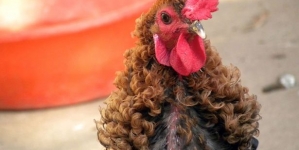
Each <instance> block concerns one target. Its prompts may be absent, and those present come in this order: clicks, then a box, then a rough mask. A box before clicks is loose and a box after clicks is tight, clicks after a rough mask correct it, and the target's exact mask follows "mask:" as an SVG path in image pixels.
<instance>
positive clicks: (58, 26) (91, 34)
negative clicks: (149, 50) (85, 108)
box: [0, 0, 153, 109]
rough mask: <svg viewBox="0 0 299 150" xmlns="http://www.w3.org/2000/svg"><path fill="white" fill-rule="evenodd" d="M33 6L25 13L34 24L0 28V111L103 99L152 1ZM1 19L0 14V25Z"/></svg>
mask: <svg viewBox="0 0 299 150" xmlns="http://www.w3.org/2000/svg"><path fill="white" fill-rule="evenodd" d="M7 1H9V0H7ZM20 1H21V0H20ZM32 2H34V3H36V4H33V3H30V5H32V6H34V7H36V6H38V7H36V9H30V10H31V11H32V10H34V11H32V12H31V16H34V18H33V19H31V20H30V19H29V21H28V20H27V22H26V21H25V23H24V24H23V25H22V24H21V25H20V24H18V26H16V27H14V26H13V24H12V25H8V26H7V27H5V25H3V24H2V26H1V24H0V109H33V108H45V107H53V106H61V105H68V104H73V103H78V102H83V101H88V100H92V99H96V98H100V97H104V96H107V95H108V94H109V93H110V92H111V91H112V90H113V89H114V86H113V84H112V82H113V80H114V78H115V72H116V71H117V70H121V69H123V53H124V51H125V50H126V49H128V48H130V47H132V46H133V45H134V39H132V38H131V36H130V33H131V32H132V31H133V30H134V27H135V19H136V18H137V17H138V16H139V15H140V14H141V13H142V12H145V11H146V10H147V9H148V7H150V6H151V5H152V3H153V0H143V1H140V0H123V1H120V0H109V1H107V0H89V1H85V0H77V1H73V0H43V1H41V0H35V1H32ZM24 4H26V3H24ZM28 5H29V4H28ZM32 6H30V8H31V7H32ZM22 7H26V5H22ZM0 9H1V8H0ZM17 10H20V9H17ZM24 10H27V9H24ZM28 10H29V8H28ZM27 12H28V11H27ZM0 13H1V11H0ZM21 14H22V13H21ZM29 14H30V13H29ZM21 17H24V18H26V17H30V16H26V13H23V16H21ZM4 19H5V18H4ZM4 19H3V15H2V18H1V14H0V22H4V21H3V20H4ZM32 20H33V21H32ZM7 24H9V22H8V23H7Z"/></svg>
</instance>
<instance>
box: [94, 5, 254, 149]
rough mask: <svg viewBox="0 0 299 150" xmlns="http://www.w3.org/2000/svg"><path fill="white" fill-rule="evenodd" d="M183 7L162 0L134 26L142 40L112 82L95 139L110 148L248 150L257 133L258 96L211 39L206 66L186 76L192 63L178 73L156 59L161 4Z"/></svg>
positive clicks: (131, 51)
mask: <svg viewBox="0 0 299 150" xmlns="http://www.w3.org/2000/svg"><path fill="white" fill-rule="evenodd" d="M184 4H185V1H184V0H158V1H157V3H156V4H155V5H154V7H153V8H152V9H151V11H150V12H149V13H147V14H146V15H144V16H142V17H141V18H140V19H139V20H138V21H137V26H136V30H135V33H134V34H135V36H136V37H138V38H139V42H138V43H137V45H136V46H135V48H133V49H130V50H128V51H127V52H126V53H125V58H126V62H125V65H126V69H125V70H124V71H123V72H119V74H118V76H117V78H116V80H115V85H116V86H117V89H118V90H116V91H115V92H113V93H112V94H111V95H110V97H109V98H108V100H107V101H106V102H107V108H105V109H102V110H101V115H102V121H101V122H100V125H101V126H100V125H99V126H98V130H99V131H98V138H99V141H100V142H101V143H102V144H103V145H104V146H105V147H106V148H107V149H121V150H130V149H152V150H164V149H165V150H189V149H190V150H237V149H249V148H250V147H251V140H252V138H253V136H254V135H257V134H258V122H257V121H258V120H259V110H260V105H259V104H258V102H257V101H256V97H255V96H253V95H249V94H248V90H247V88H245V87H242V86H241V83H240V73H239V70H238V69H237V68H236V67H233V66H224V65H223V64H222V63H221V58H220V57H219V55H218V53H217V52H216V51H215V50H213V49H212V48H211V46H210V42H209V40H205V41H204V42H203V43H204V49H205V57H206V60H205V64H204V66H203V67H201V68H200V70H198V71H196V72H190V71H189V74H188V75H182V74H181V73H180V72H182V73H183V74H184V73H185V72H184V69H185V68H187V69H185V70H187V71H188V66H187V67H185V68H183V71H181V70H180V68H178V69H176V68H175V66H174V65H173V64H175V63H172V64H171V63H169V66H167V65H166V63H167V61H168V60H167V61H164V60H165V59H161V60H162V62H166V63H165V64H163V63H161V60H157V58H158V57H159V56H157V51H155V49H157V43H156V41H154V38H153V36H154V35H155V34H157V35H158V36H160V37H161V35H160V34H159V33H160V32H159V30H161V27H160V26H158V28H157V26H156V23H155V21H156V18H157V17H156V15H157V12H159V10H161V9H163V8H164V7H166V8H167V7H172V8H174V9H175V10H176V12H180V11H181V10H182V8H183V7H184ZM155 26H156V27H155ZM172 38H173V37H172ZM187 41H189V40H187ZM155 44H156V45H155ZM167 45H168V46H169V45H170V46H169V47H171V48H172V47H173V46H171V44H167ZM166 47H167V46H166ZM179 57H181V56H179ZM158 59H159V58H158ZM170 59H172V58H170ZM196 67H197V66H195V68H196ZM193 68H194V67H193ZM193 68H191V71H193Z"/></svg>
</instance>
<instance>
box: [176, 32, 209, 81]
mask: <svg viewBox="0 0 299 150" xmlns="http://www.w3.org/2000/svg"><path fill="white" fill-rule="evenodd" d="M187 39H188V34H187V33H182V34H181V35H180V36H179V38H178V41H177V45H176V46H175V47H174V48H173V50H172V51H171V52H170V65H171V66H172V68H173V69H174V70H175V71H176V72H177V73H178V74H180V75H182V76H188V75H190V74H191V73H193V72H197V71H199V70H200V69H201V68H202V67H203V66H204V64H205V61H206V53H205V48H204V42H203V39H201V38H200V37H199V36H194V37H192V38H191V39H190V40H187Z"/></svg>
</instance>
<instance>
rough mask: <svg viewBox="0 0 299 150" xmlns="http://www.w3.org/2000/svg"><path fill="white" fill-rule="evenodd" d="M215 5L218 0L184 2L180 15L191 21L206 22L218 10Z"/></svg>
mask: <svg viewBox="0 0 299 150" xmlns="http://www.w3.org/2000/svg"><path fill="white" fill-rule="evenodd" d="M217 5H218V0H186V3H185V6H184V8H183V10H182V14H183V16H185V17H186V18H188V19H190V20H192V21H194V20H207V19H209V18H212V14H211V13H212V12H214V11H217V10H218V8H217Z"/></svg>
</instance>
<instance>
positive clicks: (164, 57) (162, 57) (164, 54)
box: [154, 34, 170, 66]
mask: <svg viewBox="0 0 299 150" xmlns="http://www.w3.org/2000/svg"><path fill="white" fill-rule="evenodd" d="M154 42H155V53H156V58H157V60H158V62H159V63H160V64H162V65H165V66H170V62H169V57H170V51H169V50H167V49H166V47H165V45H164V43H163V42H162V41H161V39H160V38H159V36H158V35H157V34H155V35H154Z"/></svg>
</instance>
